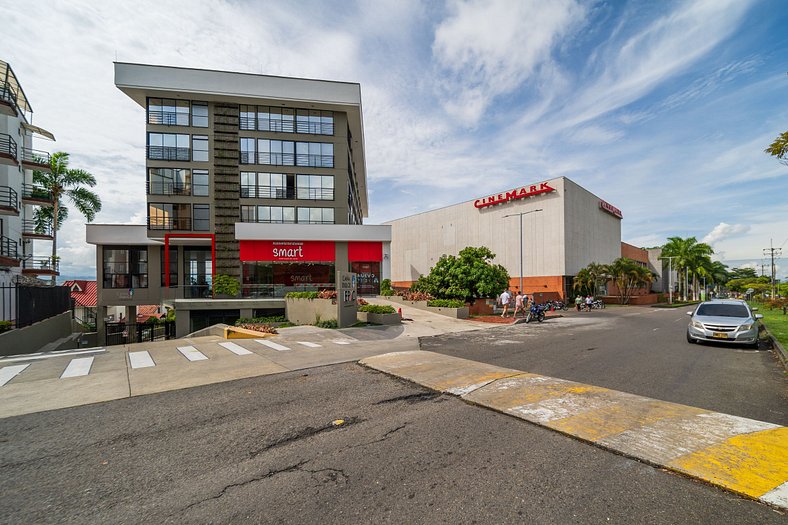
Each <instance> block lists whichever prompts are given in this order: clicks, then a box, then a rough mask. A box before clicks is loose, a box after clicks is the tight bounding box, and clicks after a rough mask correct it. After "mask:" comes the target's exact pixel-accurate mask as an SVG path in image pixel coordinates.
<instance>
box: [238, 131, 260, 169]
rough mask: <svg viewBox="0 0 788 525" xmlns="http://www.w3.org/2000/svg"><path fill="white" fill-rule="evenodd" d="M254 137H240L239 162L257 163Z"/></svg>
mask: <svg viewBox="0 0 788 525" xmlns="http://www.w3.org/2000/svg"><path fill="white" fill-rule="evenodd" d="M256 144H257V140H256V139H251V138H243V137H241V164H257V155H256V153H255V146H256Z"/></svg>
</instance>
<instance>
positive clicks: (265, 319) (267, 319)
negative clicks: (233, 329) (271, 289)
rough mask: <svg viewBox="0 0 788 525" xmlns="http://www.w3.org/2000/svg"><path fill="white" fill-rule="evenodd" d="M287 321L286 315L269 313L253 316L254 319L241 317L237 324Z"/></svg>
mask: <svg viewBox="0 0 788 525" xmlns="http://www.w3.org/2000/svg"><path fill="white" fill-rule="evenodd" d="M285 321H287V319H286V318H285V316H284V315H269V316H265V317H253V318H252V319H247V318H241V319H238V320H237V321H236V322H235V326H241V325H242V324H268V323H284V322H285Z"/></svg>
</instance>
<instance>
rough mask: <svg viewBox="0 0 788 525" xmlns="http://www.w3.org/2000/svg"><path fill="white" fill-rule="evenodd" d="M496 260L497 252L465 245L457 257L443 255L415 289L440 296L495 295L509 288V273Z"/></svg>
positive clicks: (420, 278) (468, 296) (450, 297)
mask: <svg viewBox="0 0 788 525" xmlns="http://www.w3.org/2000/svg"><path fill="white" fill-rule="evenodd" d="M493 259H495V254H494V253H493V252H491V251H490V249H489V248H486V247H484V246H481V247H478V248H476V247H473V246H469V247H467V248H463V249H462V250H461V251H460V253H459V255H457V256H456V257H455V256H454V255H442V256H441V258H440V259H438V262H437V263H436V264H435V266H434V267H433V268H431V269H430V273H429V274H428V275H426V276H421V277H419V279H418V281H416V283H414V285H413V289H414V290H418V291H422V292H427V293H429V294H431V295H432V296H433V297H435V298H438V299H464V300H472V299H476V298H479V297H495V296H496V295H498V294H499V293H500V292H501V291H503V290H505V289H506V288H508V286H509V274H508V273H507V271H506V269H505V268H504V267H503V266H501V265H500V264H493V262H492V260H493Z"/></svg>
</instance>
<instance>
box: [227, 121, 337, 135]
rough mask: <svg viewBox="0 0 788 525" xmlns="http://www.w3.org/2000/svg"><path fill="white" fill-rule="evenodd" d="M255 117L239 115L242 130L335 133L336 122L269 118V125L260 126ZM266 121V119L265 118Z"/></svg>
mask: <svg viewBox="0 0 788 525" xmlns="http://www.w3.org/2000/svg"><path fill="white" fill-rule="evenodd" d="M258 122H259V120H258V119H257V118H255V117H239V118H238V124H239V127H240V128H241V129H242V130H245V131H246V130H249V131H263V132H268V131H270V132H272V133H301V134H303V135H333V134H334V124H333V122H332V123H323V122H304V121H303V120H302V121H299V120H298V118H297V117H296V120H295V121H293V120H278V119H270V118H269V119H268V126H267V129H266V126H259V125H258ZM263 122H265V120H263Z"/></svg>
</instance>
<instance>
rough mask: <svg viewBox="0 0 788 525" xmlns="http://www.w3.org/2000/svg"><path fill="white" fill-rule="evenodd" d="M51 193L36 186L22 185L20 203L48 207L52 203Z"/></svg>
mask: <svg viewBox="0 0 788 525" xmlns="http://www.w3.org/2000/svg"><path fill="white" fill-rule="evenodd" d="M54 200H55V199H54V197H53V196H52V192H51V191H49V190H48V189H46V188H44V187H43V186H38V185H36V184H22V202H24V203H25V204H34V205H37V206H48V205H50V204H52V202H54Z"/></svg>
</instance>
